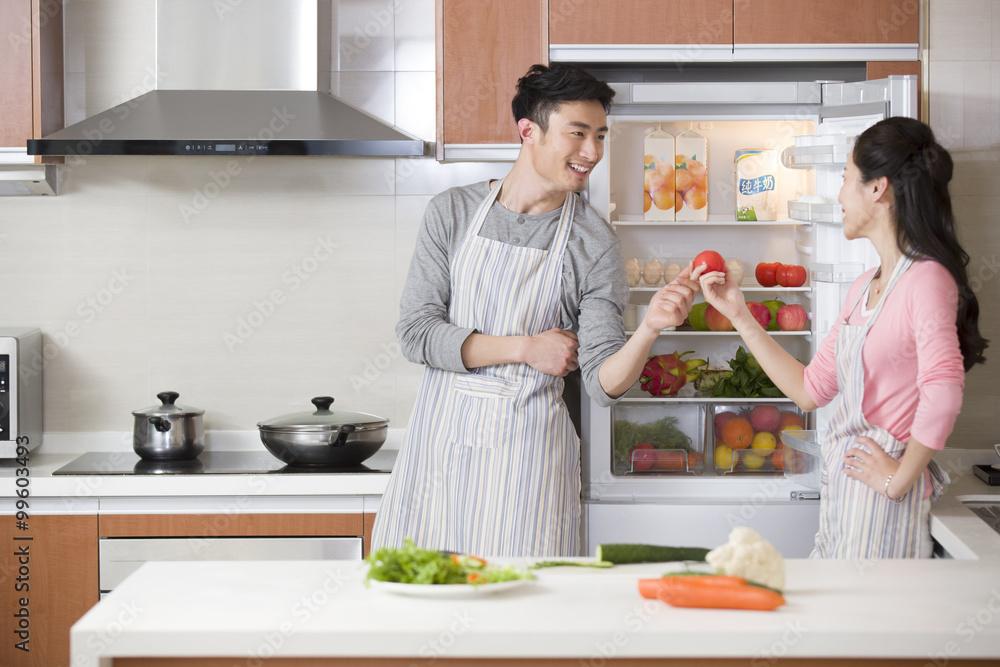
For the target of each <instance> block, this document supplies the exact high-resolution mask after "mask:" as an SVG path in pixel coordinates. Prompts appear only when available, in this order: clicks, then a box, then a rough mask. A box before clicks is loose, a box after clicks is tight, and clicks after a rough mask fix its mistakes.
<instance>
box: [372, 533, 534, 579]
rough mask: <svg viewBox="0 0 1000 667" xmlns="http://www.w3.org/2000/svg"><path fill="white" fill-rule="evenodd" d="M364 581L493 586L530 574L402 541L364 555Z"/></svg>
mask: <svg viewBox="0 0 1000 667" xmlns="http://www.w3.org/2000/svg"><path fill="white" fill-rule="evenodd" d="M365 560H366V561H367V562H368V564H369V568H368V574H367V575H366V576H365V582H366V583H367V582H368V581H369V580H371V579H374V580H376V581H393V582H397V583H403V584H474V585H479V584H493V583H497V582H501V581H511V580H514V579H533V578H534V575H532V574H531V573H530V572H528V571H526V570H521V569H518V568H515V567H514V566H512V565H504V566H493V565H488V564H487V563H486V561H484V560H483V559H482V558H477V557H476V556H469V555H466V554H455V553H452V552H442V551H437V550H434V549H421V548H420V547H418V546H417V545H415V544H414V543H413V540H411V539H409V538H406V539H405V540H404V542H403V546H402V547H400V548H398V549H396V548H392V547H384V548H382V549H378V550H377V551H375V552H373V553H371V554H369V555H368V557H367V558H366V559H365Z"/></svg>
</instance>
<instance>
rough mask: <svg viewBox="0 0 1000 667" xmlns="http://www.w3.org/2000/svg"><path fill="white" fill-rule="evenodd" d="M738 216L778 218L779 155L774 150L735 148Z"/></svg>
mask: <svg viewBox="0 0 1000 667" xmlns="http://www.w3.org/2000/svg"><path fill="white" fill-rule="evenodd" d="M736 219H737V220H777V219H778V155H777V153H775V151H773V150H770V149H745V150H738V151H736Z"/></svg>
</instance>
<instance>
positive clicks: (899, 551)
mask: <svg viewBox="0 0 1000 667" xmlns="http://www.w3.org/2000/svg"><path fill="white" fill-rule="evenodd" d="M911 263H912V260H910V259H909V258H907V257H903V258H901V259H900V261H899V262H898V263H897V264H896V267H895V269H894V270H893V272H892V276H891V277H890V280H889V284H888V286H887V287H886V290H885V294H883V295H882V299H881V300H880V301H879V303H878V305H877V306H876V307H875V311H874V312H873V313H872V314H871V316H870V317H869V318H868V320H867V321H866V322H865V323H864V324H863V325H861V326H851V325H848V324H847V320H846V319H845V320H844V321H843V322H841V326H840V333H839V335H838V336H837V345H836V359H837V384H838V386H839V388H840V402H839V404H838V406H837V410H836V413H835V414H834V416H833V418H832V419H831V421H830V425H829V431H828V433H829V435H828V437H827V439H826V442H824V443H823V449H822V451H823V464H822V467H821V474H820V521H819V532H818V533H817V534H816V547H815V548H814V549H813V551H812V554H811V555H810V556H811V557H812V558H917V557H920V558H928V557H930V555H931V549H932V547H933V544H932V542H931V536H930V504H931V501H930V498H925V496H927V495H928V494H927V493H926V490H927V484H928V478H929V480H930V482H929V483H930V484H931V485H932V494H931V495H932V497H933V498H934V499H935V500H936V499H937V498H938V497H939V496H940V495H941V492H942V489H943V486H944V484H947V482H948V477H947V475H946V474H945V473H944V471H942V470H941V469H940V467H939V466H938V465H937V463H936V462H934V461H931V462H930V464H929V465H928V470H929V472H930V475H928V474H927V473H924V474H923V475H921V476H920V477H919V478H918V479H917V481H916V482H915V483H914V485H913V487H912V488H911V489H910V490H909V492H907V494H906V495H905V496H903V500H902V502H899V503H897V502H894V501H892V500H889V499H888V498H886V497H885V496H883V495H882V494H881V493H878V492H877V491H875V490H874V489H872V488H871V487H870V486H868V485H867V484H865V483H864V482H861V481H860V480H856V479H852V478H850V477H848V476H847V474H846V473H845V472H844V465H845V463H844V462H845V457H846V456H847V450H848V449H851V448H852V447H862V448H864V446H863V445H861V444H859V443H857V442H856V441H855V439H856V438H857V437H858V436H867V437H869V438H871V439H872V440H874V441H875V442H877V443H878V444H879V445H880V446H881V447H882V448H883V449H884V450H885V451H886V453H887V454H889V456H891V457H892V458H894V459H899V458H900V457H901V456H902V455H903V450H904V449H906V445H905V444H904V443H902V442H900V441H898V440H896V439H895V438H894V437H892V435H891V434H890V433H889V432H888V431H887V430H885V429H884V428H882V427H880V426H875V425H872V424H870V423H868V420H867V419H865V416H864V413H863V412H862V404H863V402H864V398H865V382H864V380H865V371H864V364H863V362H862V355H861V353H862V349H863V348H864V344H865V338H866V337H867V335H868V331H869V330H870V329H871V327H872V325H873V324H874V323H875V320H876V319H877V318H878V316H879V313H881V312H882V306H883V305H884V304H885V302H886V301H887V300H888V299H889V293H890V292H891V291H892V288H893V287H894V286H895V285H896V282H897V281H898V280H899V277H900V276H902V275H903V273H904V272H905V271H906V270H907V269H908V268H909V267H910V264H911ZM873 277H874V276H873ZM870 284H871V278H869V280H868V284H867V285H865V288H864V289H862V290H861V291H860V293H859V295H858V297H857V299H856V300H855V302H854V305H853V306H852V307H851V310H850V311H849V312H852V313H853V312H854V309H856V308H857V307H858V304H859V303H860V301H861V299H862V298H864V296H865V295H866V294H867V293H868V285H870Z"/></svg>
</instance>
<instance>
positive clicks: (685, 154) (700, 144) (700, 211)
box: [674, 130, 708, 221]
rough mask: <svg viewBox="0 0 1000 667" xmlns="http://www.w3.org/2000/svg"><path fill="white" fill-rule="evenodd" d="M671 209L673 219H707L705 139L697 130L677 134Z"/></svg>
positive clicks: (706, 148)
mask: <svg viewBox="0 0 1000 667" xmlns="http://www.w3.org/2000/svg"><path fill="white" fill-rule="evenodd" d="M675 142H676V151H677V155H676V157H675V161H674V198H675V202H674V211H675V216H676V219H677V220H685V221H686V220H708V142H707V141H706V140H705V137H703V136H701V135H700V134H698V133H697V132H692V131H691V130H686V131H684V132H682V133H680V134H679V135H677V139H676V140H675Z"/></svg>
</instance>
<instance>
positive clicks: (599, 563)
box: [531, 560, 615, 570]
mask: <svg viewBox="0 0 1000 667" xmlns="http://www.w3.org/2000/svg"><path fill="white" fill-rule="evenodd" d="M614 565H615V564H614V563H612V562H610V561H606V560H588V561H575V560H542V561H538V562H537V563H535V564H534V565H532V566H531V569H532V570H537V569H538V568H541V567H614Z"/></svg>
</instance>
